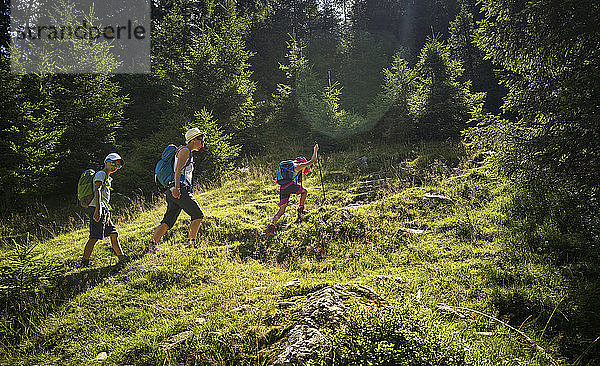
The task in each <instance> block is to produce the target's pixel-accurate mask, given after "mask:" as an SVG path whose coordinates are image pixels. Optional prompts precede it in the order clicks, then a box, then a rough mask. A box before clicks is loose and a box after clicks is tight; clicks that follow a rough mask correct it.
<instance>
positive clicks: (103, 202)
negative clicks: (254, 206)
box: [90, 170, 112, 209]
mask: <svg viewBox="0 0 600 366" xmlns="http://www.w3.org/2000/svg"><path fill="white" fill-rule="evenodd" d="M98 181H100V182H104V184H103V185H102V187H101V188H100V206H101V207H102V208H105V209H110V205H109V204H108V202H109V201H110V188H111V182H112V178H111V177H110V176H108V174H106V172H105V171H104V170H99V171H97V172H96V174H94V189H96V182H98ZM90 207H96V200H95V199H92V202H90Z"/></svg>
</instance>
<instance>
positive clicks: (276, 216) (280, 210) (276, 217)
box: [271, 202, 289, 224]
mask: <svg viewBox="0 0 600 366" xmlns="http://www.w3.org/2000/svg"><path fill="white" fill-rule="evenodd" d="M288 204H289V202H288V203H284V204H283V205H281V206H279V211H277V213H276V214H275V216H273V220H272V221H271V223H273V224H276V223H277V220H279V218H280V217H281V215H283V214H284V213H285V209H286V207H287V205H288Z"/></svg>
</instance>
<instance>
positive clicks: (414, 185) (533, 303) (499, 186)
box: [0, 146, 598, 365]
mask: <svg viewBox="0 0 600 366" xmlns="http://www.w3.org/2000/svg"><path fill="white" fill-rule="evenodd" d="M458 150H460V149H459V148H458V147H452V146H450V147H449V146H422V147H420V148H414V149H413V148H410V147H396V148H388V149H377V150H371V149H370V148H368V147H364V146H363V147H361V148H360V149H356V150H355V151H350V152H345V153H338V154H332V155H331V156H329V157H328V159H327V162H326V164H325V165H326V166H325V169H324V171H323V174H324V181H325V184H326V190H327V196H328V197H327V202H326V203H325V204H320V192H319V184H318V182H319V181H318V175H313V176H312V177H311V178H309V179H308V180H307V181H306V182H305V185H306V186H307V187H308V188H309V191H310V192H311V195H310V196H309V200H308V203H307V207H309V208H310V209H313V210H314V211H316V212H314V213H313V214H312V215H311V216H309V218H308V219H307V220H306V221H305V222H303V223H301V224H293V225H289V227H288V228H287V229H285V230H282V231H281V232H279V233H278V234H276V235H275V236H273V237H269V238H267V237H264V236H263V235H261V232H262V229H263V228H264V225H265V224H266V223H267V222H268V221H269V219H270V217H271V216H272V215H273V214H274V212H275V210H276V204H277V201H278V199H279V198H278V191H277V188H278V187H277V186H276V185H275V184H274V182H273V181H272V177H273V175H274V171H273V169H272V168H273V167H272V166H271V165H273V164H266V163H265V161H270V160H276V159H262V160H260V161H259V160H255V161H252V162H251V163H249V164H248V166H247V167H245V168H241V169H240V170H239V171H237V172H235V173H234V174H232V175H231V176H230V177H227V178H226V179H224V182H223V184H222V185H221V186H220V187H217V188H206V189H203V190H202V191H201V192H200V193H197V194H196V195H195V196H196V198H197V199H198V201H199V203H200V206H201V207H202V208H203V210H204V211H205V214H206V216H207V219H206V220H205V222H204V224H203V226H202V228H201V231H200V241H201V243H202V248H200V249H186V248H184V243H185V237H186V232H187V228H186V225H187V222H189V220H187V219H183V218H180V219H179V220H178V222H177V224H176V226H175V227H174V228H173V230H171V231H170V232H169V234H167V236H166V237H165V240H164V241H163V242H161V244H160V246H159V250H158V254H156V255H149V256H145V257H143V258H139V257H136V258H135V260H134V261H132V262H131V263H129V264H127V265H126V266H125V267H124V268H122V269H119V270H117V269H112V268H111V267H109V266H110V265H112V264H114V263H115V259H114V257H113V256H111V253H110V251H109V250H108V248H109V244H108V243H107V241H106V240H105V241H104V242H100V243H98V244H97V247H96V249H95V251H94V254H93V268H92V269H89V270H83V271H81V270H75V269H74V266H75V264H76V263H77V261H78V258H79V256H80V254H81V251H82V248H83V246H84V243H85V241H86V238H87V229H86V228H83V229H80V230H75V231H73V232H70V233H68V234H64V235H60V236H57V237H55V238H54V239H51V240H48V241H45V242H42V243H40V244H39V245H38V247H37V249H38V250H39V251H40V252H41V253H44V256H45V258H44V260H43V262H44V263H52V264H53V266H54V267H53V271H55V272H57V273H59V274H61V275H62V276H63V278H69V279H70V281H71V282H76V283H77V285H76V286H77V288H78V289H77V291H71V292H69V291H67V292H64V293H61V295H60V296H55V297H53V298H52V299H53V300H56V299H57V297H58V298H59V301H56V302H54V303H53V305H52V306H49V305H46V306H45V310H44V304H40V303H39V300H38V304H37V305H31V306H33V309H29V313H28V314H29V315H28V317H27V319H25V321H24V324H25V326H24V328H25V329H26V330H27V333H26V334H25V335H23V332H21V336H20V341H19V345H18V347H15V344H14V342H16V341H15V339H14V338H9V337H5V338H4V342H3V345H2V353H3V354H4V358H6V362H9V363H15V362H18V361H22V362H23V363H25V364H38V363H39V364H72V365H79V364H96V363H97V361H95V358H96V356H97V355H98V354H99V353H100V352H107V353H108V359H107V360H106V361H105V362H104V363H105V364H139V365H144V364H147V365H155V364H159V363H161V364H162V363H164V364H186V363H189V364H194V363H200V364H202V363H207V364H226V363H232V362H235V363H248V364H255V363H262V362H267V361H268V360H269V355H268V354H265V353H262V352H260V350H261V349H263V348H265V347H266V346H267V345H269V344H271V343H273V342H274V341H275V340H277V339H278V338H279V337H280V336H281V334H283V332H284V331H285V330H286V329H288V328H289V327H290V326H292V325H293V324H294V322H295V320H296V319H298V316H299V309H300V308H301V307H302V303H303V300H302V299H303V298H302V297H301V296H296V297H291V300H292V301H296V302H297V305H296V306H293V307H291V308H286V309H281V308H279V307H278V306H277V303H278V302H279V301H281V300H282V296H283V295H284V294H283V293H282V291H281V286H282V284H283V283H285V282H287V281H288V280H291V279H293V278H299V279H300V281H301V283H302V284H303V286H304V287H306V288H310V287H314V286H315V285H317V284H323V283H336V282H340V283H361V284H366V285H369V286H371V287H372V288H374V289H375V290H376V291H377V292H379V293H380V294H381V295H382V296H383V297H384V298H386V299H387V300H388V301H389V302H390V303H392V304H403V305H408V306H409V309H410V311H411V312H412V313H413V315H414V317H415V319H419V320H418V324H417V326H418V327H420V328H422V329H424V330H425V332H435V333H437V334H438V335H439V340H440V342H444V343H446V344H449V345H451V346H453V347H455V348H457V349H463V350H464V352H466V355H467V358H468V359H471V360H475V362H483V360H488V361H489V362H490V363H491V364H511V365H512V364H522V365H538V364H539V365H543V364H547V361H546V359H545V358H544V357H543V356H542V355H541V354H540V353H539V352H537V351H535V350H534V349H533V348H532V347H531V346H529V345H527V344H525V343H523V342H522V340H521V339H519V338H518V336H516V335H515V334H514V333H513V332H510V331H509V330H507V329H506V328H504V327H502V326H499V325H497V324H495V323H493V322H491V321H489V320H485V319H483V318H478V317H467V318H465V319H459V318H457V317H449V316H447V315H443V314H440V313H439V312H437V311H435V308H436V305H437V304H439V303H445V304H449V305H454V306H463V307H469V308H473V309H477V310H480V311H483V312H485V313H487V314H491V315H494V316H498V317H500V318H502V319H503V320H506V321H509V322H510V323H511V324H513V325H516V326H517V327H518V326H519V325H520V324H521V323H523V324H522V327H521V329H522V330H524V331H525V332H527V333H528V334H529V335H530V336H532V337H533V339H535V340H536V342H538V343H539V344H540V345H542V346H543V347H544V348H547V349H548V350H550V352H551V353H552V354H554V355H555V357H557V358H560V357H558V356H560V355H562V356H569V357H571V358H574V357H576V356H577V354H572V353H570V352H573V351H570V350H569V348H568V346H567V347H565V346H564V345H563V344H564V342H561V337H563V336H564V331H563V330H562V328H561V323H560V319H559V318H560V317H561V316H562V317H565V318H568V317H570V316H572V315H573V314H569V313H568V311H569V309H573V308H575V307H576V306H579V305H581V301H579V302H577V301H576V300H573V301H574V302H571V304H570V305H566V304H567V301H563V302H562V308H561V307H559V311H558V312H557V313H556V314H555V315H554V316H553V322H551V325H550V327H549V328H548V329H547V330H546V332H545V334H544V335H543V336H542V333H543V332H542V330H543V329H544V326H545V324H546V321H547V320H548V319H549V318H550V316H551V314H552V311H553V309H554V308H555V306H556V305H557V304H558V305H559V306H561V299H562V298H563V296H564V295H565V294H566V293H567V292H569V291H570V290H569V287H568V286H569V285H568V283H570V282H569V281H572V280H573V278H572V277H571V278H569V277H568V276H567V275H565V273H564V271H568V269H564V266H563V267H559V266H557V265H555V264H552V263H548V262H547V260H546V257H544V256H542V255H538V254H536V253H535V252H531V251H527V250H521V249H518V248H516V247H512V245H513V244H514V243H513V242H512V241H513V240H515V236H514V235H512V234H511V230H513V229H514V227H512V226H511V224H510V220H509V218H507V216H506V215H507V214H506V209H504V207H505V206H506V205H508V204H509V203H510V202H509V201H510V197H511V192H510V189H509V186H508V185H507V184H506V183H504V182H502V181H500V180H498V179H497V178H495V177H493V176H490V174H489V173H486V172H485V170H484V169H472V170H468V169H467V167H468V165H467V164H460V167H459V168H458V169H456V170H455V171H453V170H452V169H450V168H448V167H447V166H448V165H459V164H458V162H459V160H458V157H459V155H460V152H458ZM362 155H367V156H368V157H369V158H370V160H369V161H370V164H369V167H368V168H364V167H361V166H360V165H358V164H357V163H356V162H355V159H356V158H357V157H359V156H362ZM406 157H410V158H411V160H413V159H414V160H413V162H412V164H411V165H409V168H408V170H405V171H400V170H398V168H397V163H398V162H399V161H401V160H403V159H404V158H406ZM415 158H416V159H415ZM434 158H435V159H434ZM444 163H445V164H444ZM267 166H268V167H269V168H266V167H267ZM375 172H384V173H385V175H388V176H390V177H391V178H392V180H391V181H390V185H389V187H387V188H385V189H380V190H376V191H375V192H374V193H373V194H372V195H373V197H371V198H372V199H374V200H373V201H371V202H370V203H368V204H364V205H360V206H358V207H350V208H347V209H342V210H340V208H341V207H344V206H347V205H348V204H349V203H351V202H353V201H354V200H356V198H355V197H356V195H357V187H358V185H359V181H360V180H365V179H369V178H373V177H376V176H375V175H374V173H375ZM451 174H452V175H454V177H453V178H450V179H448V177H449V176H450V175H451ZM424 191H428V192H437V193H442V194H446V195H449V196H451V197H452V198H453V199H454V202H455V203H454V204H445V203H440V202H437V201H435V200H429V199H425V198H423V192H424ZM164 209H165V205H164V204H159V205H157V206H156V207H155V208H154V209H151V210H148V211H145V212H142V213H140V214H139V215H137V217H135V218H131V219H128V220H120V221H118V222H117V228H118V230H119V232H120V233H121V235H120V238H121V242H122V245H123V247H124V248H125V250H126V252H128V253H129V254H133V255H134V256H135V255H136V254H138V253H140V252H141V251H142V248H143V246H144V243H145V242H146V240H147V239H148V238H149V235H150V233H151V231H152V229H153V228H154V227H155V226H156V225H157V224H158V223H159V221H160V219H161V217H162V214H163V213H164ZM294 213H295V212H294V210H293V208H292V207H290V208H289V209H288V212H287V213H286V215H285V216H284V217H283V219H282V221H281V226H282V227H286V226H288V224H289V223H291V222H292V221H293V220H294V218H295V217H294ZM182 216H185V214H183V215H182ZM402 227H404V228H415V229H423V230H425V233H424V234H423V235H409V236H406V235H400V234H398V233H397V230H398V229H399V228H402ZM10 255H11V253H10V252H9V251H5V252H4V253H2V255H1V256H0V260H1V261H3V264H4V265H5V264H6V263H7V261H8V260H9V259H10ZM594 270H597V268H596V269H594ZM65 273H66V275H65ZM378 276H380V277H378ZM381 276H391V277H399V278H400V279H398V280H391V279H389V278H385V277H381ZM572 276H574V275H572ZM71 282H69V281H67V280H66V279H65V282H64V284H65V285H64V286H75V285H73V284H72V283H71ZM588 285H589V286H588V289H589V291H591V292H592V294H593V293H597V291H598V286H596V285H595V284H594V283H593V282H591V283H589V284H588ZM49 287H52V285H49ZM46 293H48V290H46ZM292 295H293V294H292ZM286 296H287V295H286ZM39 298H41V299H44V297H43V296H41V297H39ZM241 305H249V307H245V308H243V309H241V310H239V311H235V310H234V309H236V308H238V307H240V306H241ZM587 305H588V309H584V310H589V309H593V307H591V306H592V305H590V304H589V303H588V304H587ZM36 306H37V308H39V310H36ZM523 307H524V308H523ZM561 310H562V313H561ZM561 314H562V315H561ZM529 315H532V317H529ZM559 315H560V316H559ZM528 317H529V318H528ZM199 318H204V321H205V322H204V323H202V321H200V320H198V319H199ZM590 322H591V324H590V326H591V327H593V326H594V325H597V324H598V323H597V318H593V319H591V320H590ZM555 323H556V324H555ZM4 324H5V329H4V332H3V334H5V335H7V334H10V331H7V329H6V327H8V325H10V324H11V323H10V321H8V320H6V319H4ZM13 327H14V325H13ZM13 329H15V328H13ZM187 330H191V331H193V336H192V337H191V338H190V339H188V341H186V342H185V343H184V344H182V345H180V346H178V347H177V348H175V349H174V350H171V351H165V350H162V349H161V348H160V346H159V343H160V342H161V341H163V340H164V339H166V338H168V337H170V336H173V335H175V334H178V333H180V332H183V331H187ZM489 332H491V333H492V335H489ZM571 333H574V334H578V332H571ZM583 334H584V335H582V336H581V337H583V339H581V340H580V342H581V343H586V342H588V343H589V341H590V340H589V339H588V338H585V334H588V333H585V332H583ZM568 344H569V345H571V346H572V344H575V343H574V342H572V343H568ZM577 352H579V353H580V349H577ZM234 360H235V361H234ZM0 362H1V360H0ZM592 362H594V361H592Z"/></svg>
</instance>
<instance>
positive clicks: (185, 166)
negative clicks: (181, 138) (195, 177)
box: [173, 145, 192, 185]
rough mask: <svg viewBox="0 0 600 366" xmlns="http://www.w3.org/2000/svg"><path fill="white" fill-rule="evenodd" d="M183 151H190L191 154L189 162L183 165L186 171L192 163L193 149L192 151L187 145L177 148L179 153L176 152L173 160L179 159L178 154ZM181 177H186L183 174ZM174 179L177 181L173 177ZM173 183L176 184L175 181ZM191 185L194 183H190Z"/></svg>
mask: <svg viewBox="0 0 600 366" xmlns="http://www.w3.org/2000/svg"><path fill="white" fill-rule="evenodd" d="M183 149H188V151H189V152H190V155H189V156H188V158H187V161H186V162H185V164H184V165H183V169H184V170H185V169H186V168H187V167H188V166H189V165H190V164H191V163H192V149H190V148H189V147H188V146H187V145H180V146H179V147H178V148H177V151H175V157H174V158H173V160H175V158H176V157H177V154H179V152H180V151H181V150H183ZM181 176H182V177H184V174H183V172H182V173H181ZM173 179H175V178H174V177H173ZM184 181H185V179H184ZM173 182H175V180H173ZM186 182H187V181H186ZM189 183H190V185H191V184H192V182H189Z"/></svg>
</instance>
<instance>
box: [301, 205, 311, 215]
mask: <svg viewBox="0 0 600 366" xmlns="http://www.w3.org/2000/svg"><path fill="white" fill-rule="evenodd" d="M309 213H310V211H308V210H307V209H305V208H304V206H300V207H298V215H299V216H300V215H308V214H309Z"/></svg>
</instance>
